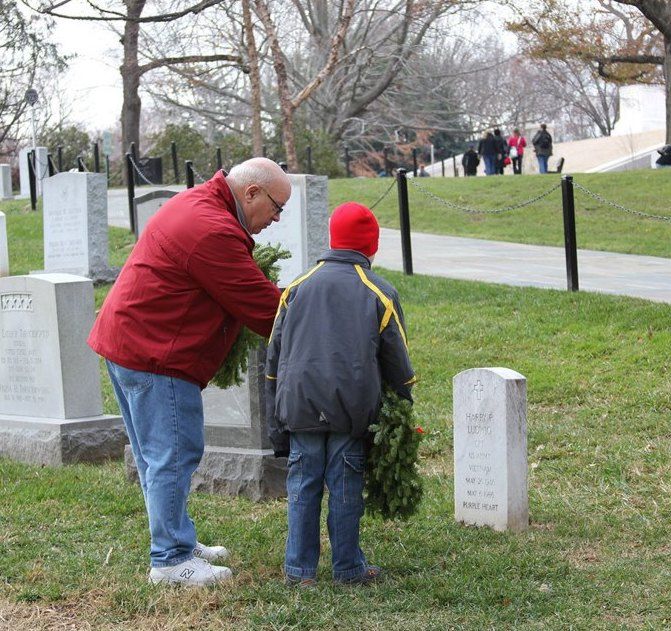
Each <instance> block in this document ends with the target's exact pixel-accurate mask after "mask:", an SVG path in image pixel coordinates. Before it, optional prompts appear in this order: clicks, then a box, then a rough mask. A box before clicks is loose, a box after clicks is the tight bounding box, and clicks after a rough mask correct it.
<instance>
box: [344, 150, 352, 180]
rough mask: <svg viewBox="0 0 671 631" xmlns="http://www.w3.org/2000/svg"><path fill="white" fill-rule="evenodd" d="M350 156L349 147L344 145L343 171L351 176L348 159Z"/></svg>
mask: <svg viewBox="0 0 671 631" xmlns="http://www.w3.org/2000/svg"><path fill="white" fill-rule="evenodd" d="M351 159H352V158H351V157H350V155H349V147H345V171H346V172H347V177H352V170H351V168H350V160H351Z"/></svg>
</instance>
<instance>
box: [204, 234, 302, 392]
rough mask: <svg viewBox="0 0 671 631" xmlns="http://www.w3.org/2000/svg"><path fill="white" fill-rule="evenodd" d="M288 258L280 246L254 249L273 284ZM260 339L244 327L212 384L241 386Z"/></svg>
mask: <svg viewBox="0 0 671 631" xmlns="http://www.w3.org/2000/svg"><path fill="white" fill-rule="evenodd" d="M288 258H291V253H290V252H289V251H288V250H283V249H282V246H281V245H279V244H278V245H262V244H260V243H257V244H256V247H255V248H254V260H255V261H256V264H257V265H258V266H259V268H260V269H261V271H262V272H263V273H264V274H265V276H266V278H267V279H268V280H270V281H271V282H273V283H277V280H278V278H279V275H280V266H279V265H278V261H280V260H282V259H288ZM260 339H261V337H260V336H259V335H257V334H256V333H253V332H252V331H250V330H249V329H248V328H247V327H242V329H241V331H240V334H239V335H238V337H237V339H236V340H235V342H234V343H233V346H232V347H231V350H230V351H229V353H228V355H227V357H226V359H225V360H224V363H223V364H222V365H221V367H220V368H219V370H218V371H217V374H216V375H214V377H212V381H211V382H210V383H213V384H214V385H215V386H218V387H219V388H228V387H230V386H239V385H240V384H241V383H242V380H243V377H244V375H245V374H246V372H247V360H248V357H249V351H250V350H252V349H253V348H255V347H256V346H257V345H258V343H259V340H260Z"/></svg>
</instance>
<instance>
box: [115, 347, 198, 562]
mask: <svg viewBox="0 0 671 631" xmlns="http://www.w3.org/2000/svg"><path fill="white" fill-rule="evenodd" d="M106 361H107V370H108V371H109V374H110V378H111V379H112V385H113V386H114V392H115V394H116V398H117V401H118V402H119V407H120V408H121V414H122V416H123V420H124V424H125V425H126V431H127V432H128V438H129V440H130V445H131V449H132V450H133V455H134V456H135V463H136V464H137V470H138V474H139V477H140V485H141V486H142V493H143V495H144V501H145V506H146V508H147V514H148V516H149V532H150V534H151V553H150V557H151V565H152V567H168V566H171V565H177V564H178V563H181V562H182V561H187V560H188V559H191V558H192V557H193V549H194V548H195V547H196V529H195V527H194V525H193V522H192V521H191V519H190V518H189V515H188V513H187V507H186V503H187V498H188V496H189V490H190V488H191V474H192V473H193V472H194V471H195V470H196V467H198V464H199V463H200V459H201V458H202V456H203V450H204V448H205V437H204V424H203V400H202V397H201V394H200V388H199V387H198V386H197V385H196V384H193V383H189V382H188V381H184V380H182V379H176V378H174V377H167V376H165V375H157V374H154V373H150V372H141V371H138V370H130V369H128V368H123V367H122V366H119V365H118V364H115V363H114V362H111V361H109V360H106Z"/></svg>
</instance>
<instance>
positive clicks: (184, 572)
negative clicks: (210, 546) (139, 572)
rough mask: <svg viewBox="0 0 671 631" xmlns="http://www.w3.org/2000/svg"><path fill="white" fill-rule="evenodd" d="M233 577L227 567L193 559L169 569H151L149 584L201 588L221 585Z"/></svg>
mask: <svg viewBox="0 0 671 631" xmlns="http://www.w3.org/2000/svg"><path fill="white" fill-rule="evenodd" d="M232 576H233V572H231V570H229V569H228V568H227V567H223V566H216V565H210V564H209V563H208V562H207V561H205V560H204V559H199V558H197V557H194V558H193V559H189V560H188V561H182V563H178V564H177V565H171V566H169V567H153V568H151V571H150V572H149V582H150V583H153V584H154V585H157V584H158V583H178V584H180V585H184V586H186V587H202V586H203V585H213V584H214V583H221V582H223V581H226V580H228V579H229V578H231V577H232Z"/></svg>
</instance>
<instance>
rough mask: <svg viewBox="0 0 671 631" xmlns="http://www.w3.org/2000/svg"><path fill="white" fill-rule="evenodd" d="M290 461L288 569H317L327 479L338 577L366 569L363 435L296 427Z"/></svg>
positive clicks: (307, 572)
mask: <svg viewBox="0 0 671 631" xmlns="http://www.w3.org/2000/svg"><path fill="white" fill-rule="evenodd" d="M288 465H289V472H288V474H287V495H288V518H289V533H288V537H287V549H286V559H285V566H284V570H285V572H286V575H287V576H291V577H294V578H314V577H315V576H316V575H317V565H318V563H319V516H320V512H321V501H322V495H323V492H324V482H326V486H327V487H328V490H329V514H328V518H327V526H328V532H329V539H330V541H331V553H332V565H333V578H334V579H335V580H336V581H343V580H347V579H351V578H355V577H357V576H360V575H362V574H363V573H364V572H365V570H366V567H367V564H366V557H365V556H364V554H363V552H362V551H361V548H360V547H359V522H360V520H361V516H362V515H363V510H364V504H363V473H364V466H365V443H364V439H363V438H353V437H352V436H350V435H349V434H336V433H327V432H319V433H316V432H295V433H293V432H292V433H291V452H290V454H289V460H288Z"/></svg>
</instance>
